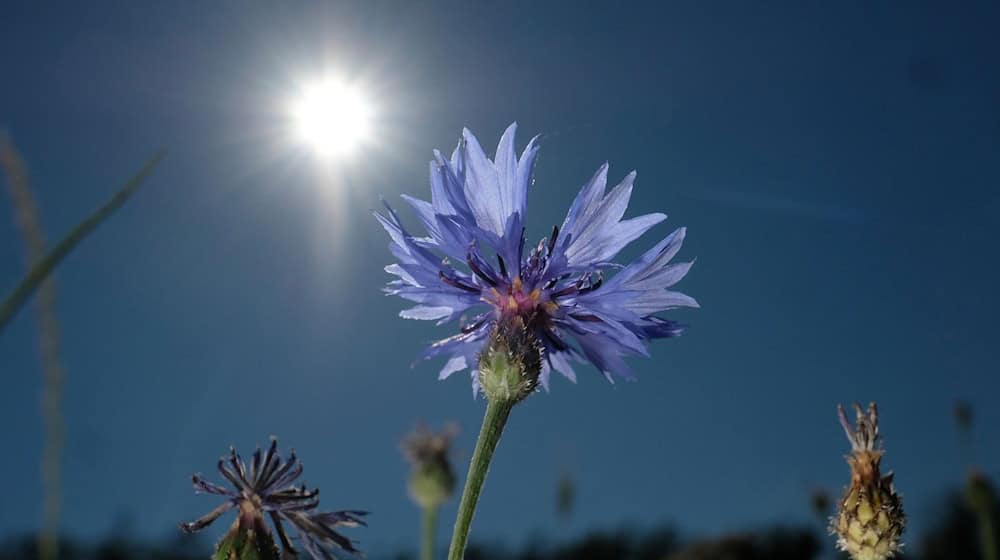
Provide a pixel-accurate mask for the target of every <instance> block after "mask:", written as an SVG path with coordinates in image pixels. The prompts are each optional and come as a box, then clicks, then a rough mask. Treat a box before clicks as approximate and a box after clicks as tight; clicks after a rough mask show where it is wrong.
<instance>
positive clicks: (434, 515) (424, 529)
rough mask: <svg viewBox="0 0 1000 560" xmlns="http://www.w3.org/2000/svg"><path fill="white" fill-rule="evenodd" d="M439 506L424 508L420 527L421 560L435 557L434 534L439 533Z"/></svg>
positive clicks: (431, 559)
mask: <svg viewBox="0 0 1000 560" xmlns="http://www.w3.org/2000/svg"><path fill="white" fill-rule="evenodd" d="M440 509H441V508H440V507H438V506H429V507H425V508H423V512H422V514H421V516H420V517H421V527H420V533H421V534H420V560H433V559H434V536H435V535H436V533H437V520H438V512H439V511H440Z"/></svg>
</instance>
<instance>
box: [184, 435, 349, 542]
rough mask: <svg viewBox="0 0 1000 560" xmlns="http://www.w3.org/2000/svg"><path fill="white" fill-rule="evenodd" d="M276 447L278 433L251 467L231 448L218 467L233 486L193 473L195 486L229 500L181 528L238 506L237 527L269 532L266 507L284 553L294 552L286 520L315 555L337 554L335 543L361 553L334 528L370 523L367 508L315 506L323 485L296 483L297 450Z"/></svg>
mask: <svg viewBox="0 0 1000 560" xmlns="http://www.w3.org/2000/svg"><path fill="white" fill-rule="evenodd" d="M277 449H278V441H277V440H276V439H274V438H271V446H270V447H269V448H268V450H267V452H266V453H265V454H263V456H262V455H261V450H260V448H259V447H258V448H257V450H256V451H255V452H254V454H253V461H252V462H251V463H250V468H249V470H248V469H247V466H246V464H245V463H244V462H243V459H242V458H241V457H240V456H239V455H238V454H237V453H236V450H235V449H233V448H230V450H229V457H228V458H227V457H222V458H220V459H219V464H218V469H219V472H220V473H222V476H223V477H225V478H226V480H228V481H229V483H230V484H231V485H232V489H227V488H223V487H222V486H218V485H216V484H213V483H211V482H209V481H207V480H205V479H204V478H203V477H202V476H201V474H195V475H194V476H192V477H191V480H192V482H193V483H194V489H195V492H197V493H199V494H215V495H217V496H224V497H226V501H225V502H223V503H222V504H220V505H219V507H217V508H215V509H214V510H212V511H211V512H209V513H208V514H206V515H204V516H203V517H201V518H199V519H198V520H196V521H193V522H191V523H181V524H180V527H181V529H182V530H183V531H185V532H187V533H193V532H195V531H199V530H201V529H203V528H205V527H207V526H208V525H210V524H211V523H212V522H213V521H215V520H216V519H217V518H218V517H219V516H220V515H222V514H223V513H225V512H227V511H229V510H230V509H233V508H234V507H238V508H239V518H238V519H237V522H236V523H235V524H234V526H233V531H237V532H238V531H243V532H244V533H245V534H250V535H254V534H258V535H259V534H261V533H265V534H268V533H269V531H268V530H267V528H266V525H265V524H264V519H263V514H264V513H265V512H266V513H267V514H268V516H269V517H270V518H271V522H272V523H273V524H274V528H275V531H277V533H278V537H279V539H280V541H281V548H282V551H283V553H284V554H283V557H294V555H295V551H294V549H293V548H292V544H291V542H290V541H289V539H288V536H287V535H286V534H285V530H284V527H283V526H282V524H281V522H282V521H287V522H289V523H291V524H292V525H293V526H294V527H295V530H296V533H297V535H298V541H299V543H300V544H301V545H302V547H303V548H305V549H306V550H307V551H308V552H309V554H310V556H312V557H313V559H314V560H334V559H335V556H334V555H333V552H332V550H333V549H334V548H335V547H339V548H340V549H342V550H344V551H346V552H349V553H351V554H360V551H359V550H358V549H357V548H355V547H354V543H353V542H352V541H351V540H350V539H348V538H347V537H345V536H343V535H341V534H340V533H338V532H337V531H336V530H335V529H336V528H337V527H357V526H358V525H366V523H365V521H364V520H363V519H362V517H364V516H365V515H367V512H364V511H353V510H348V511H333V512H323V513H320V512H317V511H316V508H317V507H319V489H315V488H314V489H312V490H307V489H306V486H305V485H304V484H303V485H300V486H295V485H294V482H295V480H296V479H298V477H299V476H301V475H302V463H301V462H299V460H298V459H297V458H296V457H295V451H294V450H293V451H292V452H291V454H290V455H289V456H288V459H287V460H282V458H281V457H280V456H279V455H278V454H277Z"/></svg>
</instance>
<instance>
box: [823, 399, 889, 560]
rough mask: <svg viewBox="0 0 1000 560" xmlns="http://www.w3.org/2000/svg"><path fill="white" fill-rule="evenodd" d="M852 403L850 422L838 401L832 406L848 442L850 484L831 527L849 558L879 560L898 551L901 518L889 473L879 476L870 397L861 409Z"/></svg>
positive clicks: (879, 449)
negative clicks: (851, 418) (853, 420)
mask: <svg viewBox="0 0 1000 560" xmlns="http://www.w3.org/2000/svg"><path fill="white" fill-rule="evenodd" d="M854 409H855V411H856V413H857V420H856V422H855V427H853V428H852V427H851V424H850V422H848V420H847V415H846V414H844V407H842V406H838V407H837V411H838V413H839V416H840V424H841V425H842V426H843V427H844V433H846V434H847V439H848V440H850V442H851V454H850V455H848V456H847V464H848V465H850V467H851V485H850V486H848V488H847V490H846V491H845V492H844V497H843V498H842V499H841V500H840V507H839V509H838V512H837V516H836V517H835V518H834V519H833V521H832V527H831V530H832V532H833V533H834V534H836V535H837V537H838V538H837V546H838V547H839V548H840V549H841V550H843V551H844V552H847V553H848V554H850V556H851V558H853V559H854V560H885V559H887V558H892V557H893V556H895V555H896V553H898V552H899V549H900V547H901V546H902V543H901V542H900V536H901V535H902V533H903V528H904V526H905V523H906V518H905V515H904V514H903V504H902V501H901V500H900V497H899V494H897V493H896V490H895V489H894V488H893V485H892V476H893V475H892V473H889V474H887V475H885V476H882V474H881V472H880V471H879V463H880V462H881V460H882V453H883V449H882V445H881V441H880V438H879V433H878V410H877V409H876V407H875V403H871V404H869V405H868V410H867V411H865V410H863V409H862V408H861V405H859V404H855V405H854Z"/></svg>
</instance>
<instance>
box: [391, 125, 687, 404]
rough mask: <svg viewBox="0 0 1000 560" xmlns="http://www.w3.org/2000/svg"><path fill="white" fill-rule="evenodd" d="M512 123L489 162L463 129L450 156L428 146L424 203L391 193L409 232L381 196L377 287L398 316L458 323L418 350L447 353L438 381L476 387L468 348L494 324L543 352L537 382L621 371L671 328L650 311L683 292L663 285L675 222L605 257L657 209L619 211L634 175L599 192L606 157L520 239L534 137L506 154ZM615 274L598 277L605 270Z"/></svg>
mask: <svg viewBox="0 0 1000 560" xmlns="http://www.w3.org/2000/svg"><path fill="white" fill-rule="evenodd" d="M515 130H516V125H513V124H512V125H511V126H510V127H508V128H507V130H506V132H504V134H503V137H502V138H501V139H500V144H499V146H497V150H496V155H495V157H494V159H493V160H492V161H491V160H490V159H489V157H488V156H487V155H486V154H485V152H484V151H483V149H482V147H481V146H480V145H479V142H478V140H476V137H475V136H473V135H472V133H471V132H469V131H468V130H465V131H463V135H462V140H461V142H459V145H458V147H457V148H456V149H455V152H454V153H453V154H452V156H451V158H450V159H447V158H445V157H444V156H443V155H442V154H441V153H439V152H437V151H435V152H434V160H433V161H431V163H430V179H431V201H430V202H427V201H424V200H420V199H417V198H413V197H411V196H407V195H404V196H403V198H404V199H405V200H406V201H407V202H408V203H409V204H410V205H411V206H412V207H413V209H414V210H415V211H416V213H417V215H418V217H419V219H420V222H421V224H422V225H423V227H424V229H425V230H426V236H422V237H418V236H414V235H411V234H410V233H409V232H408V231H407V230H406V229H405V228H404V227H403V225H402V223H401V222H400V220H399V217H398V216H397V215H396V213H395V211H394V210H393V209H392V208H391V207H390V206H389V205H388V204H386V205H385V207H386V211H385V212H384V213H376V217H377V218H378V220H379V222H381V224H382V226H383V227H384V228H385V230H386V231H387V232H388V233H389V236H390V237H391V239H392V241H391V243H390V249H391V251H392V253H393V255H395V257H396V259H397V262H396V263H394V264H392V265H389V266H388V267H386V271H387V272H389V273H390V274H393V275H395V276H396V277H397V279H396V280H393V281H391V282H390V283H389V284H388V286H387V287H386V292H387V293H389V294H392V295H398V296H400V297H402V298H404V299H407V300H410V301H413V302H415V303H416V304H417V305H416V306H414V307H411V308H409V309H406V310H404V311H402V312H401V313H400V316H402V317H404V318H408V319H422V320H434V321H438V323H439V324H442V323H446V322H450V321H453V320H456V319H460V318H461V327H460V332H459V333H458V334H456V335H454V336H451V337H449V338H445V339H443V340H440V341H438V342H435V343H434V344H432V345H431V346H430V348H428V349H427V350H426V351H425V352H424V353H423V355H422V357H423V358H432V357H435V356H446V357H448V360H447V362H446V363H445V365H444V367H443V368H442V369H441V373H440V378H442V379H444V378H446V377H448V376H449V375H451V374H452V373H455V372H457V371H462V370H464V369H466V368H470V369H471V370H472V379H473V390H474V391H476V392H478V388H479V376H478V375H477V367H478V366H479V364H478V361H477V356H479V355H480V354H481V352H482V350H483V348H484V346H485V345H486V344H487V342H488V339H489V335H490V333H491V332H492V331H493V330H494V328H495V326H496V325H497V324H500V323H504V322H510V321H512V320H514V319H516V320H517V321H519V322H521V323H523V324H524V325H525V326H526V328H527V330H528V333H529V334H530V336H531V337H533V338H534V339H535V340H537V342H538V344H539V346H540V347H541V348H542V350H543V354H544V356H543V359H542V364H541V371H540V373H539V378H538V382H539V383H541V385H542V386H544V387H546V388H547V387H548V383H549V373H550V371H551V370H553V369H554V370H556V371H558V372H560V373H561V374H563V375H564V376H566V377H567V378H569V379H570V380H575V379H576V374H575V372H574V371H573V368H572V365H571V363H572V362H574V361H577V362H590V363H592V364H594V365H595V366H596V367H597V368H598V369H599V370H600V371H601V372H602V373H604V375H605V377H606V378H607V379H608V380H609V381H612V380H613V379H614V378H615V377H621V378H625V379H632V377H633V375H632V373H631V371H630V369H629V367H628V365H627V364H626V363H625V360H624V358H625V357H627V356H648V350H647V346H648V343H649V341H650V340H651V339H655V338H666V337H672V336H677V335H679V334H680V333H681V331H682V328H681V326H680V325H679V324H677V323H675V322H674V321H671V320H668V319H664V318H662V317H660V316H658V314H659V313H661V312H663V311H667V310H670V309H674V308H678V307H697V306H698V304H697V302H695V300H694V299H693V298H691V297H689V296H687V295H684V294H682V293H680V292H676V291H672V290H670V289H669V288H670V287H672V286H673V285H674V284H676V283H677V282H678V281H680V279H681V278H683V277H684V275H685V274H687V271H688V269H689V268H690V266H691V263H689V262H687V263H676V264H671V263H670V261H671V259H672V258H673V257H674V255H676V254H677V252H678V251H679V250H680V248H681V243H682V242H683V240H684V234H685V230H684V228H681V229H677V230H675V231H674V232H673V233H671V234H670V235H668V236H667V237H666V238H665V239H663V240H662V241H661V242H660V243H658V244H656V245H655V246H654V247H653V248H652V249H650V250H649V251H647V252H646V253H645V254H643V255H642V256H640V257H639V258H638V259H636V260H635V261H633V262H632V263H630V264H627V265H625V266H622V265H620V264H617V263H616V262H615V257H616V256H617V255H618V253H619V252H620V251H621V250H622V249H623V248H624V247H625V246H626V245H628V244H629V243H631V242H632V241H634V240H635V239H637V238H638V237H639V236H641V235H642V234H643V233H645V232H646V231H648V230H649V229H650V228H651V227H653V226H654V225H656V224H658V223H660V222H661V221H663V220H664V219H666V216H665V215H663V214H646V215H643V216H639V217H636V218H631V219H625V220H623V219H622V217H623V216H624V214H625V210H626V208H627V206H628V201H629V198H630V197H631V194H632V183H633V181H634V180H635V173H634V172H633V173H629V174H628V175H627V176H626V177H625V178H624V179H623V180H622V181H621V183H619V184H618V185H617V186H615V187H614V188H613V189H612V190H611V191H610V192H606V188H607V173H608V166H607V164H605V165H602V166H601V167H600V168H599V169H598V170H597V173H595V174H594V176H593V177H592V178H591V179H590V181H588V182H587V184H586V185H584V187H583V189H582V190H581V191H580V193H579V195H577V197H576V200H575V201H574V202H573V204H572V206H571V207H570V210H569V213H568V214H567V216H566V219H565V220H564V221H563V223H562V225H561V226H557V227H555V228H553V230H552V234H551V235H550V236H549V237H548V238H547V239H542V240H541V242H539V243H538V244H537V245H536V246H534V247H533V248H530V249H527V250H526V248H525V238H524V220H525V215H526V210H527V193H528V185H529V184H530V183H531V182H532V172H533V169H534V164H535V157H536V155H537V153H538V138H537V137H535V138H533V139H532V140H531V141H530V142H529V143H528V145H527V147H526V148H525V149H524V151H523V152H522V153H521V156H520V158H518V157H517V156H516V154H515V151H514V133H515ZM609 271H615V272H614V273H613V275H612V276H610V278H608V279H607V280H606V279H605V277H604V275H605V273H606V272H609Z"/></svg>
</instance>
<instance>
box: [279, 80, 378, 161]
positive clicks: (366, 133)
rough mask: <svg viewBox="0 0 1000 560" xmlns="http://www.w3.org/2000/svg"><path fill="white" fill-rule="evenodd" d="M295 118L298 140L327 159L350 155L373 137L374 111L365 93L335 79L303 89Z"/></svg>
mask: <svg viewBox="0 0 1000 560" xmlns="http://www.w3.org/2000/svg"><path fill="white" fill-rule="evenodd" d="M292 118H293V119H294V124H295V131H296V134H297V135H298V137H299V138H300V139H302V140H303V141H304V142H306V143H308V144H310V145H311V146H312V147H313V148H314V149H315V150H316V152H317V153H319V154H320V155H323V156H336V155H343V154H346V153H348V152H350V151H351V150H353V149H354V148H356V147H357V146H358V145H360V144H362V143H364V142H366V141H367V140H368V139H369V137H370V135H371V118H372V108H371V106H370V105H369V103H368V101H367V100H366V99H365V97H364V95H363V94H362V92H361V91H360V90H359V89H358V88H356V87H353V86H351V85H350V84H347V83H344V82H342V81H339V80H336V79H332V78H327V79H324V80H322V81H319V82H316V83H314V84H310V85H308V86H306V87H305V88H303V89H302V93H301V94H300V97H299V99H298V100H296V101H295V103H294V105H293V106H292Z"/></svg>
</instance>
